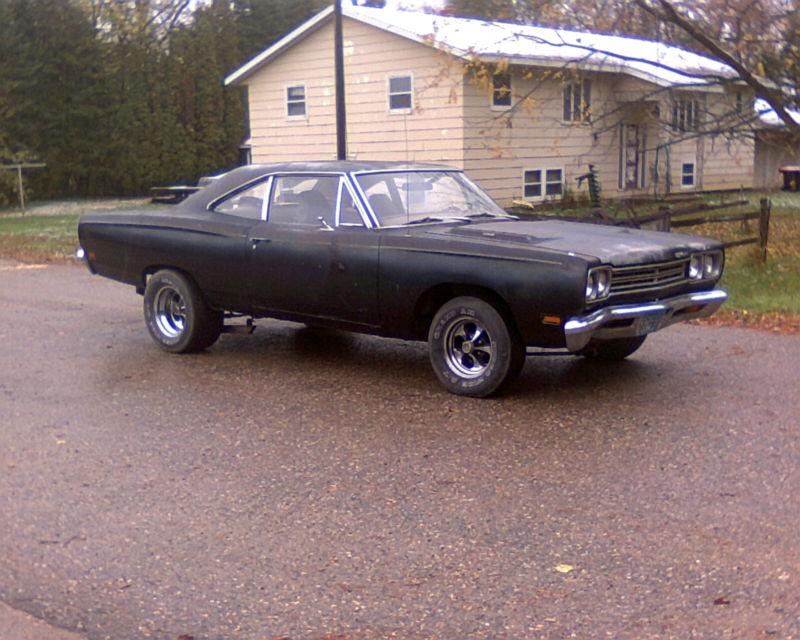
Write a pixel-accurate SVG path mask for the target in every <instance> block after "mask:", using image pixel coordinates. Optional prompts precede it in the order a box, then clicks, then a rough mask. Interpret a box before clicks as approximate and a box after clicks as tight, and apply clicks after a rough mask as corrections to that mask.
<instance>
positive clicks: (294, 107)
mask: <svg viewBox="0 0 800 640" xmlns="http://www.w3.org/2000/svg"><path fill="white" fill-rule="evenodd" d="M286 115H287V116H289V117H290V118H296V117H300V118H304V117H305V115H306V85H304V84H296V85H292V86H291V87H286Z"/></svg>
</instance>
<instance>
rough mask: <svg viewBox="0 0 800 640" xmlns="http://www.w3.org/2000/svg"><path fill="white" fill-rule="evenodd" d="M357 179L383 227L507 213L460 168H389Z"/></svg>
mask: <svg viewBox="0 0 800 640" xmlns="http://www.w3.org/2000/svg"><path fill="white" fill-rule="evenodd" d="M357 181H358V183H359V185H360V187H361V189H362V190H363V192H364V194H365V195H366V196H367V201H368V202H369V205H370V208H371V209H372V211H373V213H375V215H376V216H377V218H378V220H379V221H380V224H381V225H383V226H393V225H400V224H414V223H415V222H426V221H431V222H437V221H447V220H452V219H466V220H468V219H469V216H471V215H478V216H480V215H490V216H498V217H505V216H506V213H505V212H504V211H503V210H502V209H501V208H500V207H499V206H498V205H497V204H496V203H495V202H494V201H493V200H492V199H491V198H490V197H489V196H488V195H486V194H485V193H484V192H483V191H481V190H480V189H479V188H478V187H476V186H475V185H474V184H472V183H471V182H470V181H469V180H467V178H465V177H464V175H463V174H461V173H460V172H458V171H387V172H385V173H370V174H362V175H359V176H358V177H357Z"/></svg>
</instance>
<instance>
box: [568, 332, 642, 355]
mask: <svg viewBox="0 0 800 640" xmlns="http://www.w3.org/2000/svg"><path fill="white" fill-rule="evenodd" d="M646 338H647V336H646V335H645V336H635V337H633V338H614V339H613V340H597V341H595V342H590V343H589V344H588V345H586V346H585V347H584V348H583V349H582V350H581V351H579V352H578V355H581V356H584V357H586V358H591V359H593V360H610V361H615V360H616V361H618V360H624V359H625V358H627V357H628V356H629V355H631V354H632V353H633V352H634V351H636V350H637V349H638V348H639V347H641V346H642V345H643V344H644V341H645V339H646Z"/></svg>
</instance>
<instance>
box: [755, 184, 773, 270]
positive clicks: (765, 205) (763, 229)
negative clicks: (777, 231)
mask: <svg viewBox="0 0 800 640" xmlns="http://www.w3.org/2000/svg"><path fill="white" fill-rule="evenodd" d="M770 213H772V202H771V201H770V199H769V198H761V215H760V216H759V218H758V247H759V253H760V255H761V262H766V261H767V242H768V241H769V216H770Z"/></svg>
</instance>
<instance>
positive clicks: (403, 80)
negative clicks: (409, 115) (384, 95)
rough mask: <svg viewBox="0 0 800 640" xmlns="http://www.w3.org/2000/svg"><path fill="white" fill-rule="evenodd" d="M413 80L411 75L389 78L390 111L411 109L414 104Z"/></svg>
mask: <svg viewBox="0 0 800 640" xmlns="http://www.w3.org/2000/svg"><path fill="white" fill-rule="evenodd" d="M413 93H414V88H413V80H412V78H411V76H393V77H390V78H389V111H403V112H408V111H411V105H412V104H413V102H414V100H413Z"/></svg>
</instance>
